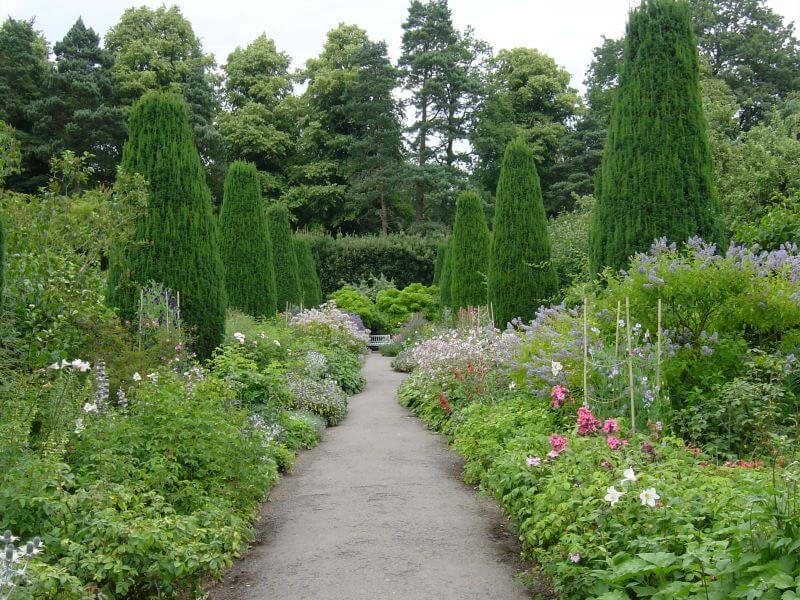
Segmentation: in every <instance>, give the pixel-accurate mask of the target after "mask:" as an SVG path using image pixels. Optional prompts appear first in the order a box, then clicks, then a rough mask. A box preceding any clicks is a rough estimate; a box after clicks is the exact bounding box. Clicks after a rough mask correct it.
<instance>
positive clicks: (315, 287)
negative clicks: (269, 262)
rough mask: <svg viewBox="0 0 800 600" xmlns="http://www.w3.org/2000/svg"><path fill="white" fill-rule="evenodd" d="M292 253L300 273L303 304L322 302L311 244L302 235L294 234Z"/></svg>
mask: <svg viewBox="0 0 800 600" xmlns="http://www.w3.org/2000/svg"><path fill="white" fill-rule="evenodd" d="M292 242H293V243H294V253H295V255H296V256H297V266H298V269H299V273H300V285H301V286H302V288H303V306H308V307H313V306H319V305H320V304H322V287H321V285H320V282H319V276H317V267H316V265H315V264H314V257H313V256H312V255H311V246H310V245H309V244H308V240H307V239H306V238H304V237H300V236H297V235H296V236H294V238H292Z"/></svg>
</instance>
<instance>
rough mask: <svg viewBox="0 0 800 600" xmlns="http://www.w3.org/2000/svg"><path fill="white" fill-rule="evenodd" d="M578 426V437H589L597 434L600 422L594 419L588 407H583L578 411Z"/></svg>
mask: <svg viewBox="0 0 800 600" xmlns="http://www.w3.org/2000/svg"><path fill="white" fill-rule="evenodd" d="M576 424H577V425H578V435H589V434H590V433H597V429H598V427H599V426H600V421H599V420H597V419H595V418H594V415H593V414H592V411H591V410H589V407H588V406H581V407H580V408H579V409H578V419H577V422H576Z"/></svg>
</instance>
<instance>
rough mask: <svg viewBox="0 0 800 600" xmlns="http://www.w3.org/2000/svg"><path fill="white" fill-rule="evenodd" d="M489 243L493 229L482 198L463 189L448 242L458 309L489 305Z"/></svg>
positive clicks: (454, 305) (453, 300) (452, 294)
mask: <svg viewBox="0 0 800 600" xmlns="http://www.w3.org/2000/svg"><path fill="white" fill-rule="evenodd" d="M489 244H490V241H489V228H488V227H487V226H486V216H485V215H484V213H483V206H482V205H481V199H480V197H479V196H478V194H476V193H475V192H469V191H468V192H461V194H459V196H458V199H457V200H456V221H455V224H454V225H453V235H451V236H450V241H449V243H448V252H449V260H450V278H451V282H450V305H451V306H452V308H453V311H454V312H456V311H458V309H460V308H468V307H472V306H483V305H485V304H486V276H487V271H488V267H489Z"/></svg>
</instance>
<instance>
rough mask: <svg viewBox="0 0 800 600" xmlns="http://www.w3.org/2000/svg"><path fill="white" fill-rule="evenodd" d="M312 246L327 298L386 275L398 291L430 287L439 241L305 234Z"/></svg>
mask: <svg viewBox="0 0 800 600" xmlns="http://www.w3.org/2000/svg"><path fill="white" fill-rule="evenodd" d="M304 237H305V238H306V239H307V240H308V242H309V243H310V244H311V251H312V253H313V254H314V262H315V263H316V265H317V274H318V275H319V279H320V282H321V284H322V293H323V295H325V296H327V295H328V294H330V293H331V292H333V291H335V290H337V289H339V288H340V287H341V286H342V285H343V284H345V283H358V282H359V281H361V280H362V279H363V280H366V279H369V277H370V275H374V276H376V277H377V276H379V275H381V274H383V275H384V276H386V277H387V278H388V279H391V280H393V281H394V283H395V285H396V286H397V287H398V288H404V287H406V286H407V285H409V284H411V283H422V284H423V285H430V284H431V283H432V282H433V271H434V265H435V263H436V252H437V247H438V244H439V242H440V241H441V240H440V239H439V238H438V237H423V236H418V235H408V234H402V233H398V234H391V235H386V236H360V237H354V236H343V237H339V238H333V237H331V236H329V235H319V234H304Z"/></svg>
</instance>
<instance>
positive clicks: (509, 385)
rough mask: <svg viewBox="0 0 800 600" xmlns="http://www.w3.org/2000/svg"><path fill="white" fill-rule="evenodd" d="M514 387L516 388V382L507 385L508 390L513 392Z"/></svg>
mask: <svg viewBox="0 0 800 600" xmlns="http://www.w3.org/2000/svg"><path fill="white" fill-rule="evenodd" d="M516 387H517V382H516V381H512V382H511V383H509V384H508V389H510V390H513V389H514V388H516Z"/></svg>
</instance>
